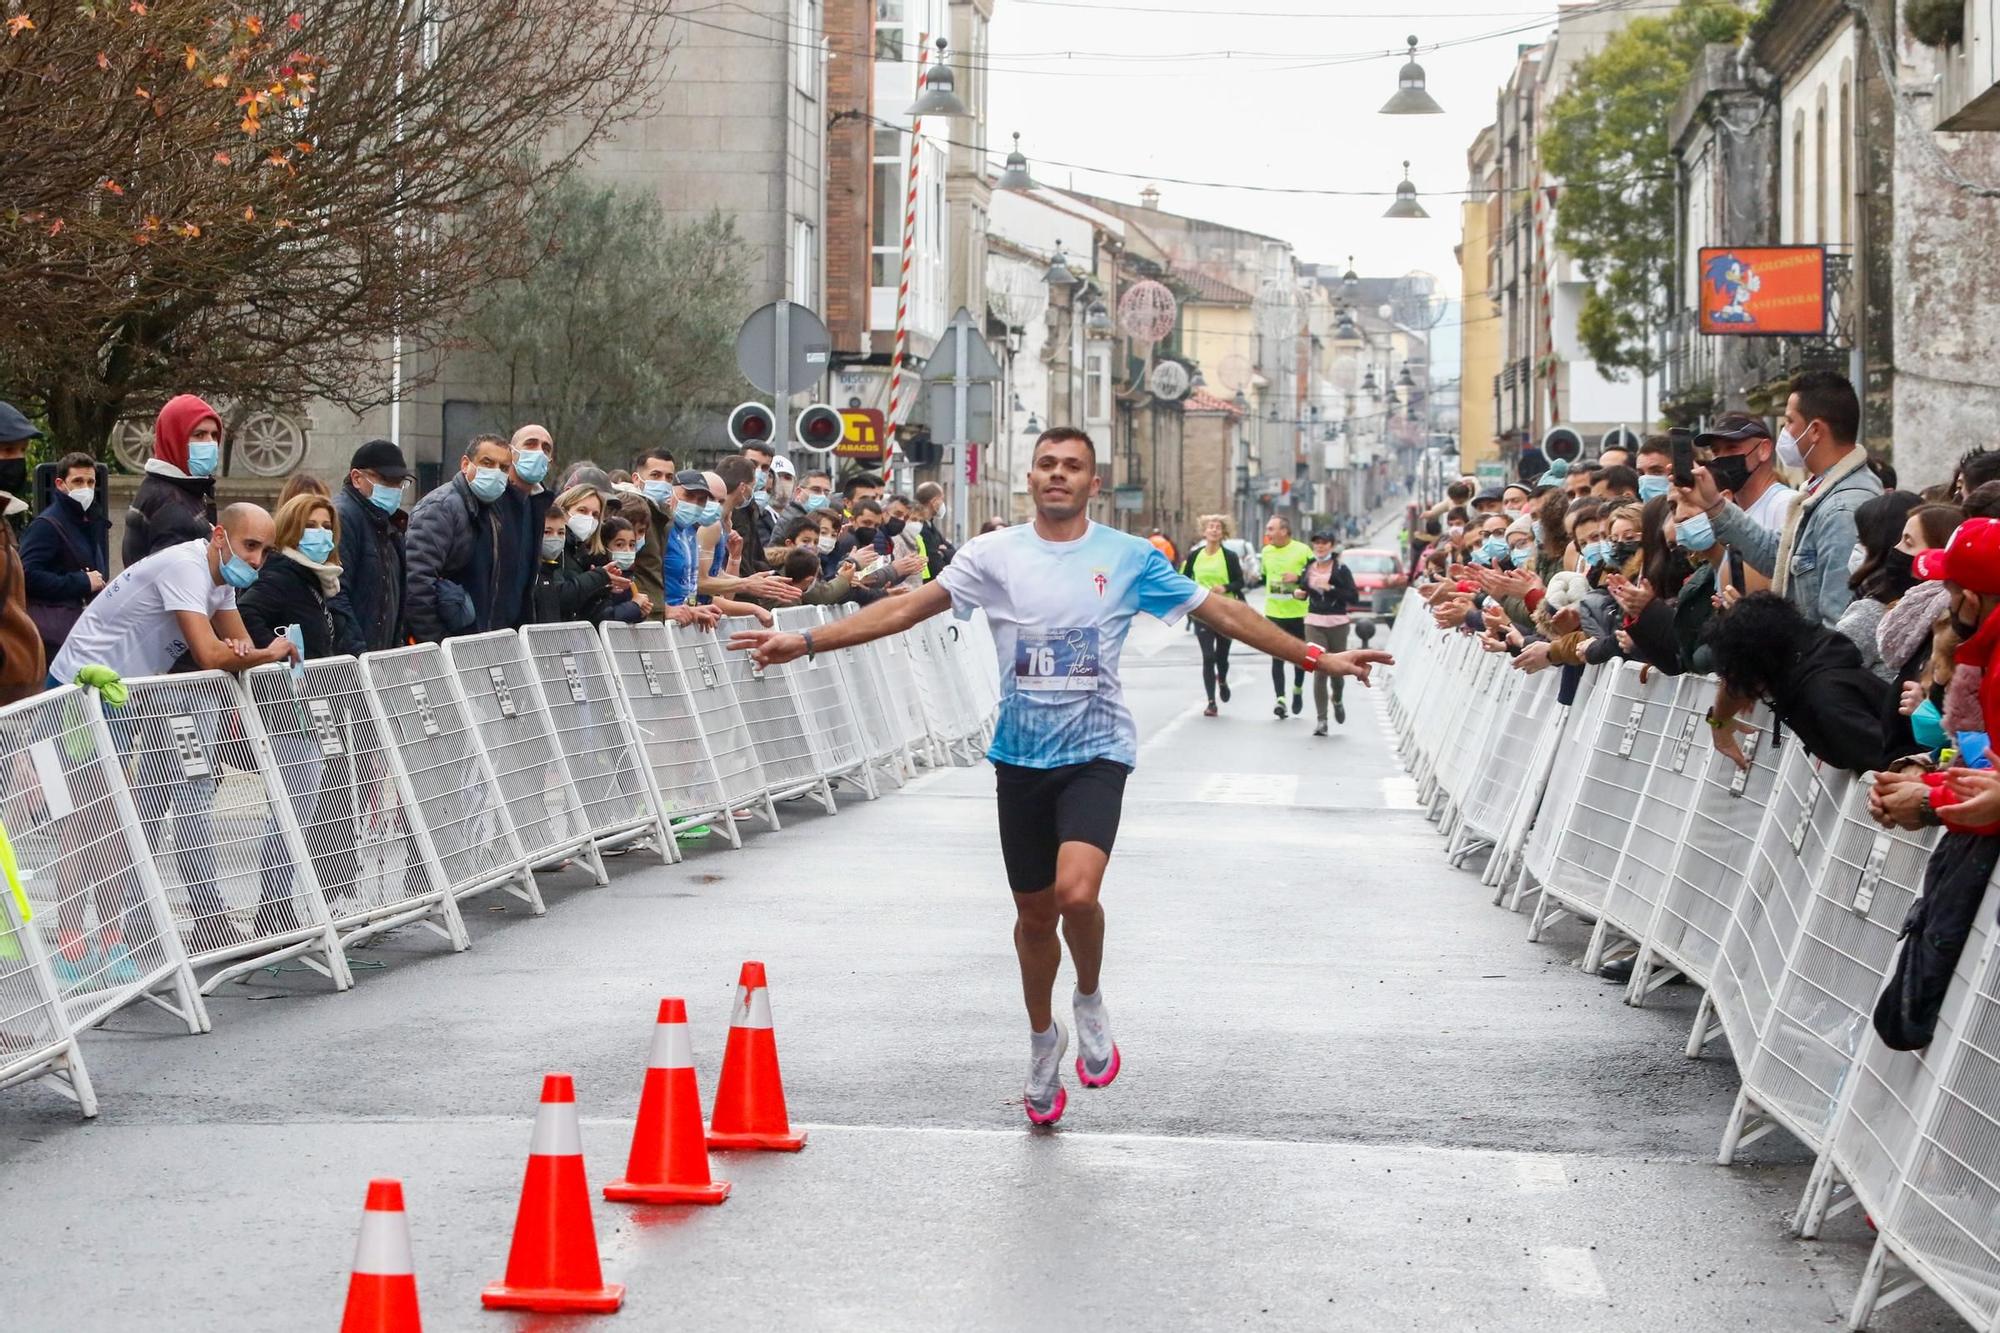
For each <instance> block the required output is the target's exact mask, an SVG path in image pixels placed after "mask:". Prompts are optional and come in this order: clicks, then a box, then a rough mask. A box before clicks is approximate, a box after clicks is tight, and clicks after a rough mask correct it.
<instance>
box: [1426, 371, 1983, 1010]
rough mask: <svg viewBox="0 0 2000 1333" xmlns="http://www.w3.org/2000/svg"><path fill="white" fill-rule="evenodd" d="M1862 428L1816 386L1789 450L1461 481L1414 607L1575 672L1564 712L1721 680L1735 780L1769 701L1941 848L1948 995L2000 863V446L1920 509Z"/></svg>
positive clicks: (1793, 427) (1884, 815) (1938, 875)
mask: <svg viewBox="0 0 2000 1333" xmlns="http://www.w3.org/2000/svg"><path fill="white" fill-rule="evenodd" d="M1860 421H1861V409H1860V402H1859V400H1858V398H1857V396H1856V394H1855V390H1854V387H1853V386H1852V385H1851V384H1850V383H1849V382H1848V381H1847V380H1846V379H1845V378H1843V377H1842V376H1840V375H1838V374H1835V373H1832V372H1827V371H1812V372H1807V373H1804V374H1801V375H1799V376H1798V377H1797V378H1796V379H1794V380H1793V381H1792V384H1791V386H1790V394H1789V396H1788V398H1787V400H1786V403H1785V410H1784V416H1783V420H1782V421H1781V422H1780V423H1779V424H1778V429H1777V432H1776V434H1775V435H1774V434H1773V432H1772V429H1771V427H1770V426H1769V425H1767V424H1766V423H1765V422H1764V421H1763V420H1762V419H1760V418H1758V417H1755V416H1751V415H1747V414H1741V413H1731V414H1725V415H1723V416H1721V417H1719V418H1717V419H1716V420H1715V421H1714V422H1713V423H1712V424H1711V425H1710V426H1709V427H1708V428H1707V429H1706V430H1703V431H1701V432H1699V433H1687V434H1682V435H1679V436H1678V437H1677V436H1675V435H1672V434H1669V435H1657V436H1653V437H1650V438H1648V439H1646V440H1645V441H1644V442H1643V443H1642V444H1641V445H1640V446H1639V448H1638V449H1637V450H1636V452H1634V453H1632V454H1630V455H1627V454H1626V453H1625V451H1622V450H1606V451H1605V452H1604V454H1603V456H1602V457H1600V458H1599V459H1598V460H1596V461H1595V462H1593V463H1573V462H1565V461H1549V460H1547V459H1544V458H1542V457H1541V456H1540V455H1539V454H1538V453H1537V452H1536V451H1533V450H1529V451H1526V454H1525V456H1524V458H1523V460H1522V465H1521V468H1520V475H1519V477H1518V479H1517V480H1516V481H1514V482H1513V483H1511V484H1508V485H1506V486H1502V487H1495V488H1489V489H1485V490H1481V489H1478V487H1477V485H1476V483H1474V482H1473V481H1471V480H1470V479H1461V480H1459V481H1457V482H1454V483H1453V484H1451V485H1450V486H1449V487H1447V489H1446V494H1445V498H1444V499H1443V501H1442V502H1440V503H1438V504H1436V505H1434V506H1432V507H1430V508H1429V509H1427V510H1425V511H1423V512H1421V513H1419V514H1418V515H1416V521H1415V523H1414V524H1413V527H1412V529H1411V548H1412V549H1411V562H1412V574H1413V586H1415V587H1416V588H1417V592H1418V596H1420V597H1421V598H1422V599H1423V601H1424V602H1425V603H1426V604H1427V607H1428V611H1429V614H1430V616H1431V617H1432V618H1433V619H1434V621H1435V622H1436V624H1437V625H1438V626H1439V627H1440V628H1443V629H1447V630H1454V631H1457V632H1460V633H1464V634H1470V635H1476V636H1478V638H1479V640H1480V644H1481V646H1482V647H1483V648H1484V649H1486V650H1487V651H1489V652H1492V653H1505V654H1507V655H1509V656H1510V657H1511V658H1512V665H1513V666H1514V667H1515V668H1517V669H1519V670H1521V671H1524V672H1530V673H1533V672H1541V671H1550V670H1553V671H1558V672H1560V673H1562V678H1561V680H1560V682H1559V688H1558V692H1557V698H1558V700H1559V702H1560V703H1562V704H1564V705H1568V704H1570V703H1571V702H1572V701H1573V700H1574V699H1575V698H1576V697H1577V690H1578V686H1579V684H1580V682H1581V679H1582V676H1583V673H1584V672H1585V671H1587V670H1589V669H1591V668H1593V667H1597V666H1601V665H1604V664H1608V663H1614V662H1617V661H1620V660H1628V661H1632V662H1637V663H1640V664H1642V665H1643V667H1644V668H1646V669H1647V670H1648V671H1655V672H1661V673H1665V674H1668V675H1678V674H1682V673H1696V674H1703V675H1712V676H1714V677H1715V678H1716V680H1717V682H1718V683H1717V685H1716V688H1715V694H1714V700H1713V704H1712V706H1711V707H1710V708H1709V710H1708V719H1707V720H1708V734H1709V736H1710V738H1711V741H1712V743H1713V744H1714V746H1715V747H1716V749H1718V750H1719V751H1721V752H1723V753H1724V754H1726V755H1727V756H1728V757H1729V758H1730V759H1731V760H1732V761H1733V762H1735V763H1736V764H1737V765H1738V766H1739V767H1744V766H1747V764H1748V760H1747V759H1746V758H1745V755H1744V750H1743V747H1742V745H1741V744H1740V741H1741V738H1742V736H1743V733H1744V731H1745V730H1746V728H1747V722H1746V718H1747V715H1748V714H1749V713H1750V712H1751V710H1752V709H1753V708H1754V707H1755V706H1756V705H1758V704H1759V703H1761V704H1763V705H1765V706H1767V707H1768V708H1769V710H1770V712H1771V715H1772V717H1773V719H1774V720H1775V725H1776V727H1777V728H1778V729H1779V730H1780V731H1782V732H1785V733H1789V735H1790V736H1791V737H1795V738H1796V739H1797V741H1798V742H1799V743H1800V744H1802V745H1803V746H1804V747H1805V749H1806V750H1807V752H1808V753H1810V754H1812V755H1813V756H1814V757H1815V758H1817V759H1819V760H1821V761H1822V762H1824V763H1826V764H1829V765H1832V766H1835V767H1838V768H1842V769H1846V770H1848V771H1851V772H1854V773H1857V774H1864V773H1865V774H1871V775H1872V778H1873V786H1872V794H1871V798H1870V810H1871V814H1872V815H1873V816H1874V818H1875V819H1876V820H1877V822H1879V823H1881V824H1882V825H1884V826H1885V827H1901V828H1908V829H1916V828H1920V827H1939V826H1941V827H1942V829H1943V833H1942V836H1941V838H1940V840H1939V842H1938V844H1937V848H1936V851H1935V852H1934V854H1933V856H1932V858H1931V862H1930V865H1929V868H1928V870H1927V873H1926V880H1925V888H1924V897H1923V900H1922V902H1921V903H1920V905H1919V909H1918V910H1919V912H1920V913H1922V914H1923V915H1924V919H1925V922H1928V925H1925V924H1924V923H1923V922H1919V923H1918V925H1919V927H1920V929H1919V930H1918V931H1917V933H1918V934H1921V935H1922V936H1923V938H1924V941H1925V946H1926V953H1927V955H1928V957H1927V960H1926V961H1925V962H1924V964H1923V965H1924V966H1925V967H1926V968H1927V969H1928V970H1929V971H1930V972H1931V973H1932V975H1937V972H1936V969H1937V968H1938V967H1939V966H1941V967H1942V975H1944V976H1947V977H1948V976H1949V973H1950V969H1951V966H1952V964H1953V962H1954V961H1955V958H1956V953H1957V948H1958V946H1961V945H1962V944H1963V941H1964V939H1965V936H1966V931H1967V929H1968V928H1969V921H1970V914H1971V912H1972V911H1973V910H1975V909H1976V905H1977V903H1978V901H1979V899H1980V896H1981V895H1982V894H1983V892H1984V889H1985V886H1986V883H1987V880H1988V878H1989V877H1990V875H1991V874H1992V872H1993V869H1994V865H1995V863H1996V861H2000V770H1996V769H1995V768H1994V766H1993V763H1992V760H1991V759H1990V758H1989V749H1990V747H1989V742H1988V738H1989V737H1990V735H1991V733H1992V730H1993V728H1992V725H1991V724H1992V722H1993V721H1995V720H2000V660H1996V659H2000V449H1975V450H1973V451H1972V452H1970V453H1967V454H1965V455H1964V456H1963V457H1962V458H1961V459H1960V460H1959V462H1958V464H1957V467H1956V468H1955V470H1954V473H1953V475H1952V476H1951V477H1950V479H1949V480H1947V481H1944V482H1941V483H1939V484H1937V485H1935V486H1931V487H1929V488H1927V489H1925V490H1923V491H1921V492H1914V491H1908V490H1901V489H1898V487H1897V484H1896V483H1897V477H1896V474H1895V471H1894V469H1893V468H1892V467H1890V466H1889V465H1888V464H1887V463H1886V462H1885V461H1884V460H1881V459H1878V458H1873V457H1871V456H1870V455H1869V453H1868V451H1867V450H1866V448H1864V447H1863V446H1862V445H1861V444H1860V443H1858V435H1859V429H1860ZM1988 710H1993V711H1991V712H1989V711H1988ZM1954 938H1955V940H1956V943H1955V944H1954V942H1953V940H1954ZM1627 966H1629V964H1627ZM1614 979H1615V978H1614ZM1918 989H1921V988H1918ZM1885 1003H1886V1001H1885ZM1892 1007H1893V1006H1892ZM1885 1022H1886V1023H1888V1024H1889V1027H1890V1028H1900V1029H1902V1031H1903V1035H1905V1036H1907V1035H1908V1033H1910V1032H1917V1033H1924V1034H1927V1032H1928V1028H1927V1026H1926V1023H1925V1016H1924V1015H1922V1014H1890V1015H1887V1016H1886V1017H1885V1016H1884V1015H1883V1014H1881V1013H1878V1015H1877V1026H1878V1029H1881V1030H1883V1032H1884V1036H1885V1038H1888V1037H1889V1036H1890V1032H1889V1028H1885V1027H1884V1024H1885ZM1892 1044H1895V1043H1894V1042H1893V1041H1892ZM1905 1044H1907V1043H1905ZM1915 1044H1919V1045H1920V1044H1922V1043H1921V1041H1917V1042H1916V1043H1915Z"/></svg>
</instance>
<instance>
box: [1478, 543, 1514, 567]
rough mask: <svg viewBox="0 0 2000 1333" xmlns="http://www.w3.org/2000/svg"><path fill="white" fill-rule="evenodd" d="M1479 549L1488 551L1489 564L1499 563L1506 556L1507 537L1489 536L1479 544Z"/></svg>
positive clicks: (1487, 561)
mask: <svg viewBox="0 0 2000 1333" xmlns="http://www.w3.org/2000/svg"><path fill="white" fill-rule="evenodd" d="M1479 549H1480V550H1481V551H1483V552H1485V553H1486V563H1487V564H1489V565H1497V564H1499V563H1500V561H1501V560H1503V559H1505V558H1506V555H1507V539H1506V538H1505V537H1488V538H1487V539H1486V540H1485V541H1483V542H1481V543H1480V544H1479Z"/></svg>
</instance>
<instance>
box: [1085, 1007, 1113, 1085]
mask: <svg viewBox="0 0 2000 1333" xmlns="http://www.w3.org/2000/svg"><path fill="white" fill-rule="evenodd" d="M1074 1008H1075V1013H1076V1050H1077V1056H1076V1077H1077V1081H1078V1082H1079V1083H1081V1084H1083V1086H1084V1087H1086V1088H1104V1087H1109V1086H1110V1085H1111V1080H1113V1079H1115V1078H1117V1077H1118V1069H1119V1066H1120V1065H1121V1064H1122V1063H1123V1062H1122V1061H1121V1060H1120V1059H1119V1057H1118V1043H1117V1042H1115V1041H1113V1040H1111V1015H1110V1014H1109V1013H1107V1012H1106V1011H1105V1008H1104V1002H1103V1001H1102V1000H1100V1001H1098V1002H1097V1003H1096V1004H1095V1005H1091V1006H1089V1007H1086V1006H1084V1005H1081V1004H1079V1005H1076V1006H1075V1007H1074Z"/></svg>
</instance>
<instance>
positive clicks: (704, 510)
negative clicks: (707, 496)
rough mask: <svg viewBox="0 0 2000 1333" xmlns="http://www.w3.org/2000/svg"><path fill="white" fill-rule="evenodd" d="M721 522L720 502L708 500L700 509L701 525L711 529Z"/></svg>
mask: <svg viewBox="0 0 2000 1333" xmlns="http://www.w3.org/2000/svg"><path fill="white" fill-rule="evenodd" d="M721 521H722V501H720V500H710V501H709V502H708V503H707V504H705V505H703V506H702V507H701V525H702V526H703V527H704V528H712V527H714V526H715V525H716V524H717V523H720V522H721Z"/></svg>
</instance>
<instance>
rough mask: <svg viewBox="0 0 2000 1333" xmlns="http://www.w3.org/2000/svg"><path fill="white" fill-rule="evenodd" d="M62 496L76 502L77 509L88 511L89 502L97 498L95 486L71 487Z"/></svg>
mask: <svg viewBox="0 0 2000 1333" xmlns="http://www.w3.org/2000/svg"><path fill="white" fill-rule="evenodd" d="M64 494H66V495H68V496H69V498H70V499H72V500H74V501H76V507H77V508H78V509H88V508H90V502H91V501H92V500H95V499H96V498H97V488H96V487H95V486H72V487H70V488H69V490H68V491H66V492H64Z"/></svg>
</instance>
